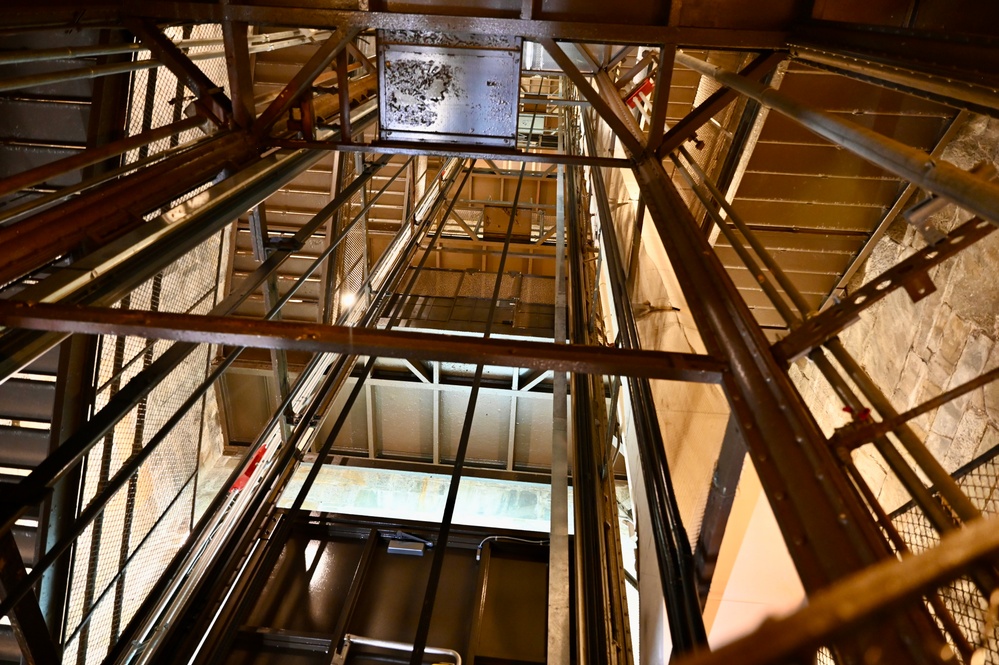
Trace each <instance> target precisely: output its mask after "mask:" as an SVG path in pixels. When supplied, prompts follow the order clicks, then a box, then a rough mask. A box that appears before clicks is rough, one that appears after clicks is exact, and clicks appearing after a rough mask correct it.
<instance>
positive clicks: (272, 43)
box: [0, 28, 329, 65]
mask: <svg viewBox="0 0 999 665" xmlns="http://www.w3.org/2000/svg"><path fill="white" fill-rule="evenodd" d="M327 36H329V34H328V33H326V32H314V31H312V30H310V29H308V28H306V29H304V30H285V31H284V32H273V33H264V34H261V35H253V36H252V37H250V38H249V39H248V40H247V41H248V43H249V45H250V52H251V53H253V52H254V51H274V50H277V49H282V48H286V47H288V46H295V45H297V44H304V43H306V42H307V41H312V40H317V39H324V38H325V37H327ZM174 44H176V45H177V48H182V49H190V48H204V47H206V46H222V44H223V40H222V39H221V38H219V39H187V40H184V41H178V42H174ZM254 47H256V48H254ZM148 52H149V48H148V47H146V46H143V45H142V44H111V45H108V46H59V47H56V48H45V49H27V48H26V49H18V50H15V51H7V52H5V53H0V65H15V64H19V63H24V62H44V61H49V60H70V59H73V58H95V57H97V56H100V55H121V54H125V53H148ZM218 55H219V56H221V55H223V54H222V53H221V52H220V53H218Z"/></svg>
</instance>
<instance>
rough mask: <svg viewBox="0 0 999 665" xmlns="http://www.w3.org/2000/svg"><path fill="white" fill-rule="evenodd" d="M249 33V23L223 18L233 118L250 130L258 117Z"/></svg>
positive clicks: (223, 36) (223, 38) (223, 34)
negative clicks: (255, 105)
mask: <svg viewBox="0 0 999 665" xmlns="http://www.w3.org/2000/svg"><path fill="white" fill-rule="evenodd" d="M225 4H228V3H225ZM248 34H249V29H248V26H247V25H246V23H243V22H241V21H229V20H225V21H222V41H223V43H224V45H225V64H226V69H227V70H228V73H229V91H230V92H231V93H232V117H233V120H235V121H236V124H237V125H239V126H240V127H242V128H243V129H250V128H251V127H252V126H253V120H254V118H255V117H256V108H255V107H254V102H253V69H252V67H251V64H250V63H251V60H250V49H249V44H248V43H247V38H248Z"/></svg>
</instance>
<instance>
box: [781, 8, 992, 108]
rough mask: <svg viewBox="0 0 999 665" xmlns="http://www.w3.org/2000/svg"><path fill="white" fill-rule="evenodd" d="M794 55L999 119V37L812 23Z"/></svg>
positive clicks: (795, 37) (794, 39)
mask: <svg viewBox="0 0 999 665" xmlns="http://www.w3.org/2000/svg"><path fill="white" fill-rule="evenodd" d="M788 43H789V44H790V45H791V48H792V52H793V53H794V54H795V55H796V56H801V57H803V58H805V59H807V60H809V61H813V62H817V63H818V64H819V65H820V66H822V65H825V66H831V67H833V68H835V69H837V70H839V71H841V72H844V73H846V74H847V75H853V76H859V77H862V78H863V79H865V80H869V81H871V82H874V83H876V84H878V85H882V86H887V87H895V88H900V89H904V90H906V91H907V92H909V93H910V94H917V95H922V96H927V97H930V98H935V99H938V100H940V101H943V102H944V103H946V104H948V105H950V106H958V107H966V108H969V109H970V110H974V111H976V112H979V113H983V112H984V113H987V114H990V115H994V114H995V112H996V109H997V108H999V106H997V100H999V97H997V94H996V89H997V87H999V73H997V72H999V56H997V55H996V54H997V53H999V39H996V37H995V36H994V35H985V34H975V35H972V34H969V33H968V32H966V31H945V30H920V29H911V28H896V27H890V26H875V25H859V24H849V23H839V22H832V21H812V22H809V23H803V24H801V25H799V26H797V27H796V28H795V30H794V31H793V34H792V35H791V36H790V37H789V38H788Z"/></svg>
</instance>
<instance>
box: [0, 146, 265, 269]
mask: <svg viewBox="0 0 999 665" xmlns="http://www.w3.org/2000/svg"><path fill="white" fill-rule="evenodd" d="M256 155H257V152H256V150H255V149H254V148H253V146H252V145H250V144H249V143H247V142H246V141H245V138H244V137H243V136H241V135H236V134H232V133H227V134H220V135H219V136H217V137H216V138H213V139H209V140H207V141H206V142H205V143H204V144H203V145H199V146H197V147H195V148H193V149H192V150H190V151H188V152H185V153H183V154H179V155H175V156H173V157H170V158H168V159H165V160H163V161H162V162H159V163H157V164H156V165H155V166H152V167H149V168H146V169H142V170H140V171H137V172H135V173H132V174H131V175H128V176H126V177H124V178H121V179H119V180H115V181H113V182H110V183H108V184H106V185H102V186H100V187H95V188H94V189H93V190H90V191H89V192H87V193H86V194H84V195H82V196H79V197H77V198H75V199H73V200H70V201H67V202H65V203H62V204H60V205H57V206H55V207H53V208H50V209H48V210H45V211H44V212H41V213H38V214H37V215H34V216H33V217H30V218H28V219H25V220H23V221H20V222H18V223H17V224H11V225H9V226H6V227H3V228H0V247H3V248H4V251H3V252H2V253H0V285H3V284H7V283H9V282H11V281H13V280H15V279H17V278H19V277H22V276H24V275H26V274H29V273H30V272H32V271H34V270H36V269H38V268H41V267H42V266H45V265H47V264H48V263H50V262H52V261H54V260H56V259H58V258H59V257H60V256H63V255H65V254H67V253H69V252H71V251H73V250H74V249H76V248H77V247H79V246H80V245H81V244H83V243H85V242H89V243H92V244H93V245H94V246H100V245H103V244H105V243H107V242H108V241H110V240H111V239H113V238H116V237H118V236H120V235H122V234H123V233H126V232H128V231H130V230H131V229H133V228H136V227H137V226H140V225H141V224H143V223H144V220H143V218H142V214H143V213H145V212H147V211H149V210H153V209H155V208H157V207H159V206H162V205H164V204H166V203H169V202H170V201H172V200H173V199H176V198H177V197H179V196H181V195H183V194H185V193H187V192H188V191H190V190H191V189H193V188H194V187H197V186H198V185H201V184H203V183H205V182H208V181H210V180H212V179H213V178H215V176H217V175H218V173H219V172H220V171H222V169H223V168H225V167H226V166H238V165H242V164H245V163H247V162H249V161H250V160H252V159H253V158H255V157H256ZM165 185H166V186H165Z"/></svg>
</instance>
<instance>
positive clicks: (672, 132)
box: [657, 52, 787, 157]
mask: <svg viewBox="0 0 999 665" xmlns="http://www.w3.org/2000/svg"><path fill="white" fill-rule="evenodd" d="M786 57H787V54H786V53H781V52H777V53H774V52H770V53H763V54H761V55H759V56H757V57H756V58H755V59H754V60H753V61H752V62H750V63H749V64H748V65H746V66H745V67H743V68H742V69H741V70H739V74H740V75H742V76H745V77H746V78H748V79H750V80H753V81H759V80H761V79H762V78H763V77H764V76H766V75H767V74H769V73H770V72H772V71H773V70H774V68H775V67H776V66H777V65H779V64H780V63H781V62H782V61H783V60H784V59H785V58H786ZM738 96H739V93H738V92H736V91H735V90H732V89H731V88H722V89H721V90H718V91H716V92H715V93H713V94H712V95H711V96H710V97H708V98H707V99H705V100H704V101H703V102H701V103H700V104H698V105H697V108H695V109H693V110H691V111H690V113H688V114H687V115H685V116H684V117H683V118H681V119H680V121H679V122H677V123H676V124H675V125H673V126H672V127H670V128H669V131H668V132H666V134H665V135H664V136H663V137H662V139H661V143H660V144H659V146H658V148H657V149H658V154H659V156H660V157H665V156H666V155H668V154H669V153H671V152H673V151H674V150H676V149H677V148H678V147H680V146H681V145H683V144H684V142H685V141H686V140H687V139H689V138H690V137H691V136H693V135H694V132H696V131H697V130H698V128H699V127H701V126H702V125H703V124H704V123H706V122H708V121H709V120H711V118H713V117H714V116H716V115H718V113H720V112H721V110H722V109H724V108H725V107H726V106H728V105H729V104H731V103H732V102H733V101H735V99H736V98H737V97H738Z"/></svg>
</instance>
